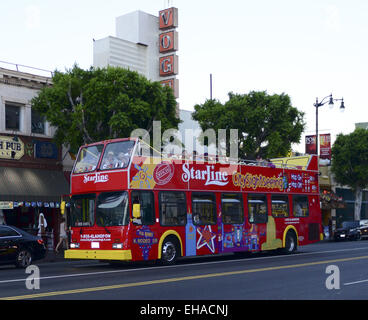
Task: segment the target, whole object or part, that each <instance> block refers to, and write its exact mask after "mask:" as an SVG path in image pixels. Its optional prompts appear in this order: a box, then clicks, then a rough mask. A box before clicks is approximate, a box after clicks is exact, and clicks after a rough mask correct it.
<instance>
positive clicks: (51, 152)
mask: <svg viewBox="0 0 368 320" xmlns="http://www.w3.org/2000/svg"><path fill="white" fill-rule="evenodd" d="M35 156H36V158H44V159H57V158H58V147H57V146H56V144H55V143H52V142H47V141H35Z"/></svg>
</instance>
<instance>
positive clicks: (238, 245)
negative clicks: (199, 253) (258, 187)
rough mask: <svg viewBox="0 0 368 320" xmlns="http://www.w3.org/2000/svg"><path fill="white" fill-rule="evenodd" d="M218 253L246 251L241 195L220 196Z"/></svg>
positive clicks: (246, 239)
mask: <svg viewBox="0 0 368 320" xmlns="http://www.w3.org/2000/svg"><path fill="white" fill-rule="evenodd" d="M220 233H221V237H219V239H220V240H219V251H220V252H236V251H247V250H248V249H247V246H248V232H247V230H246V229H245V225H244V210H243V195H242V194H241V193H230V192H229V193H222V194H221V220H220V221H219V235H220Z"/></svg>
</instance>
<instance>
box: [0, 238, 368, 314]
mask: <svg viewBox="0 0 368 320" xmlns="http://www.w3.org/2000/svg"><path fill="white" fill-rule="evenodd" d="M36 266H37V267H38V268H34V269H33V270H30V271H29V273H28V274H27V273H26V272H25V270H21V269H15V268H14V267H13V266H1V267H0V299H1V300H3V299H6V300H8V299H10V300H35V299H37V300H39V299H42V300H49V299H51V300H59V299H62V300H63V299H66V300H95V299H98V300H105V299H106V300H136V301H140V302H139V303H140V306H141V307H140V308H142V307H145V306H146V303H145V302H144V300H147V301H148V300H161V301H170V300H181V301H193V300H196V301H198V300H207V301H213V300H219V301H218V303H219V304H222V303H223V300H336V299H337V300H344V299H348V300H350V299H353V300H360V299H363V300H364V299H368V290H367V289H368V268H367V266H368V241H366V240H365V241H354V242H338V243H335V242H320V243H317V244H313V245H309V246H306V247H300V248H299V250H298V253H296V254H293V255H276V254H270V253H262V254H252V255H250V256H245V257H239V256H235V255H232V254H229V255H223V256H217V257H204V258H186V259H182V260H180V261H178V263H177V265H174V266H158V265H156V264H154V263H149V264H141V263H134V264H133V263H127V264H124V265H120V266H111V265H109V264H107V263H101V262H98V261H83V260H77V261H57V262H41V263H38V264H37V262H36ZM38 271H39V274H38V273H37V272H38ZM38 276H39V277H38ZM220 300H221V301H220ZM132 303H133V304H134V302H133V301H132ZM150 307H152V305H151V306H150ZM150 307H147V310H145V309H142V310H141V312H146V311H149V308H150ZM188 308H189V309H190V308H191V307H190V306H189V307H188ZM181 309H183V310H179V311H180V312H184V311H185V310H184V306H183V307H182V308H181ZM189 309H188V310H187V311H188V312H189V311H190V310H189ZM214 310H215V309H212V311H214ZM219 310H222V309H219ZM151 311H152V310H151ZM166 311H167V312H169V311H170V310H166ZM207 311H208V310H207ZM153 312H157V310H156V311H153ZM195 312H196V311H195Z"/></svg>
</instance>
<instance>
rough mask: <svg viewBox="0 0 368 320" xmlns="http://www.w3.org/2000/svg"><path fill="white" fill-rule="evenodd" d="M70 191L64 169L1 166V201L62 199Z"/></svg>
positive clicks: (56, 200)
mask: <svg viewBox="0 0 368 320" xmlns="http://www.w3.org/2000/svg"><path fill="white" fill-rule="evenodd" d="M68 193H69V184H68V182H67V181H66V179H65V177H64V174H63V172H62V171H53V170H41V169H28V168H12V167H0V201H55V202H58V201H60V198H61V196H62V195H65V194H68Z"/></svg>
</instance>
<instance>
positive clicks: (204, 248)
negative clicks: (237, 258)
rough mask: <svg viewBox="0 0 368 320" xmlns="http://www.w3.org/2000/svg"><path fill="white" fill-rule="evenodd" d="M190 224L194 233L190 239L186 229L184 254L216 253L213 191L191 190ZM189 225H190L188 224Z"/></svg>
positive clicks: (215, 220)
mask: <svg viewBox="0 0 368 320" xmlns="http://www.w3.org/2000/svg"><path fill="white" fill-rule="evenodd" d="M191 204H192V224H193V227H194V230H195V235H194V237H193V239H192V241H190V239H188V235H190V234H189V230H186V234H187V241H186V249H187V252H186V255H194V254H197V255H203V254H212V253H218V246H217V241H218V240H217V239H218V236H217V233H218V226H217V214H216V195H215V193H213V192H192V201H191ZM188 226H189V227H192V226H190V225H189V224H188Z"/></svg>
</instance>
